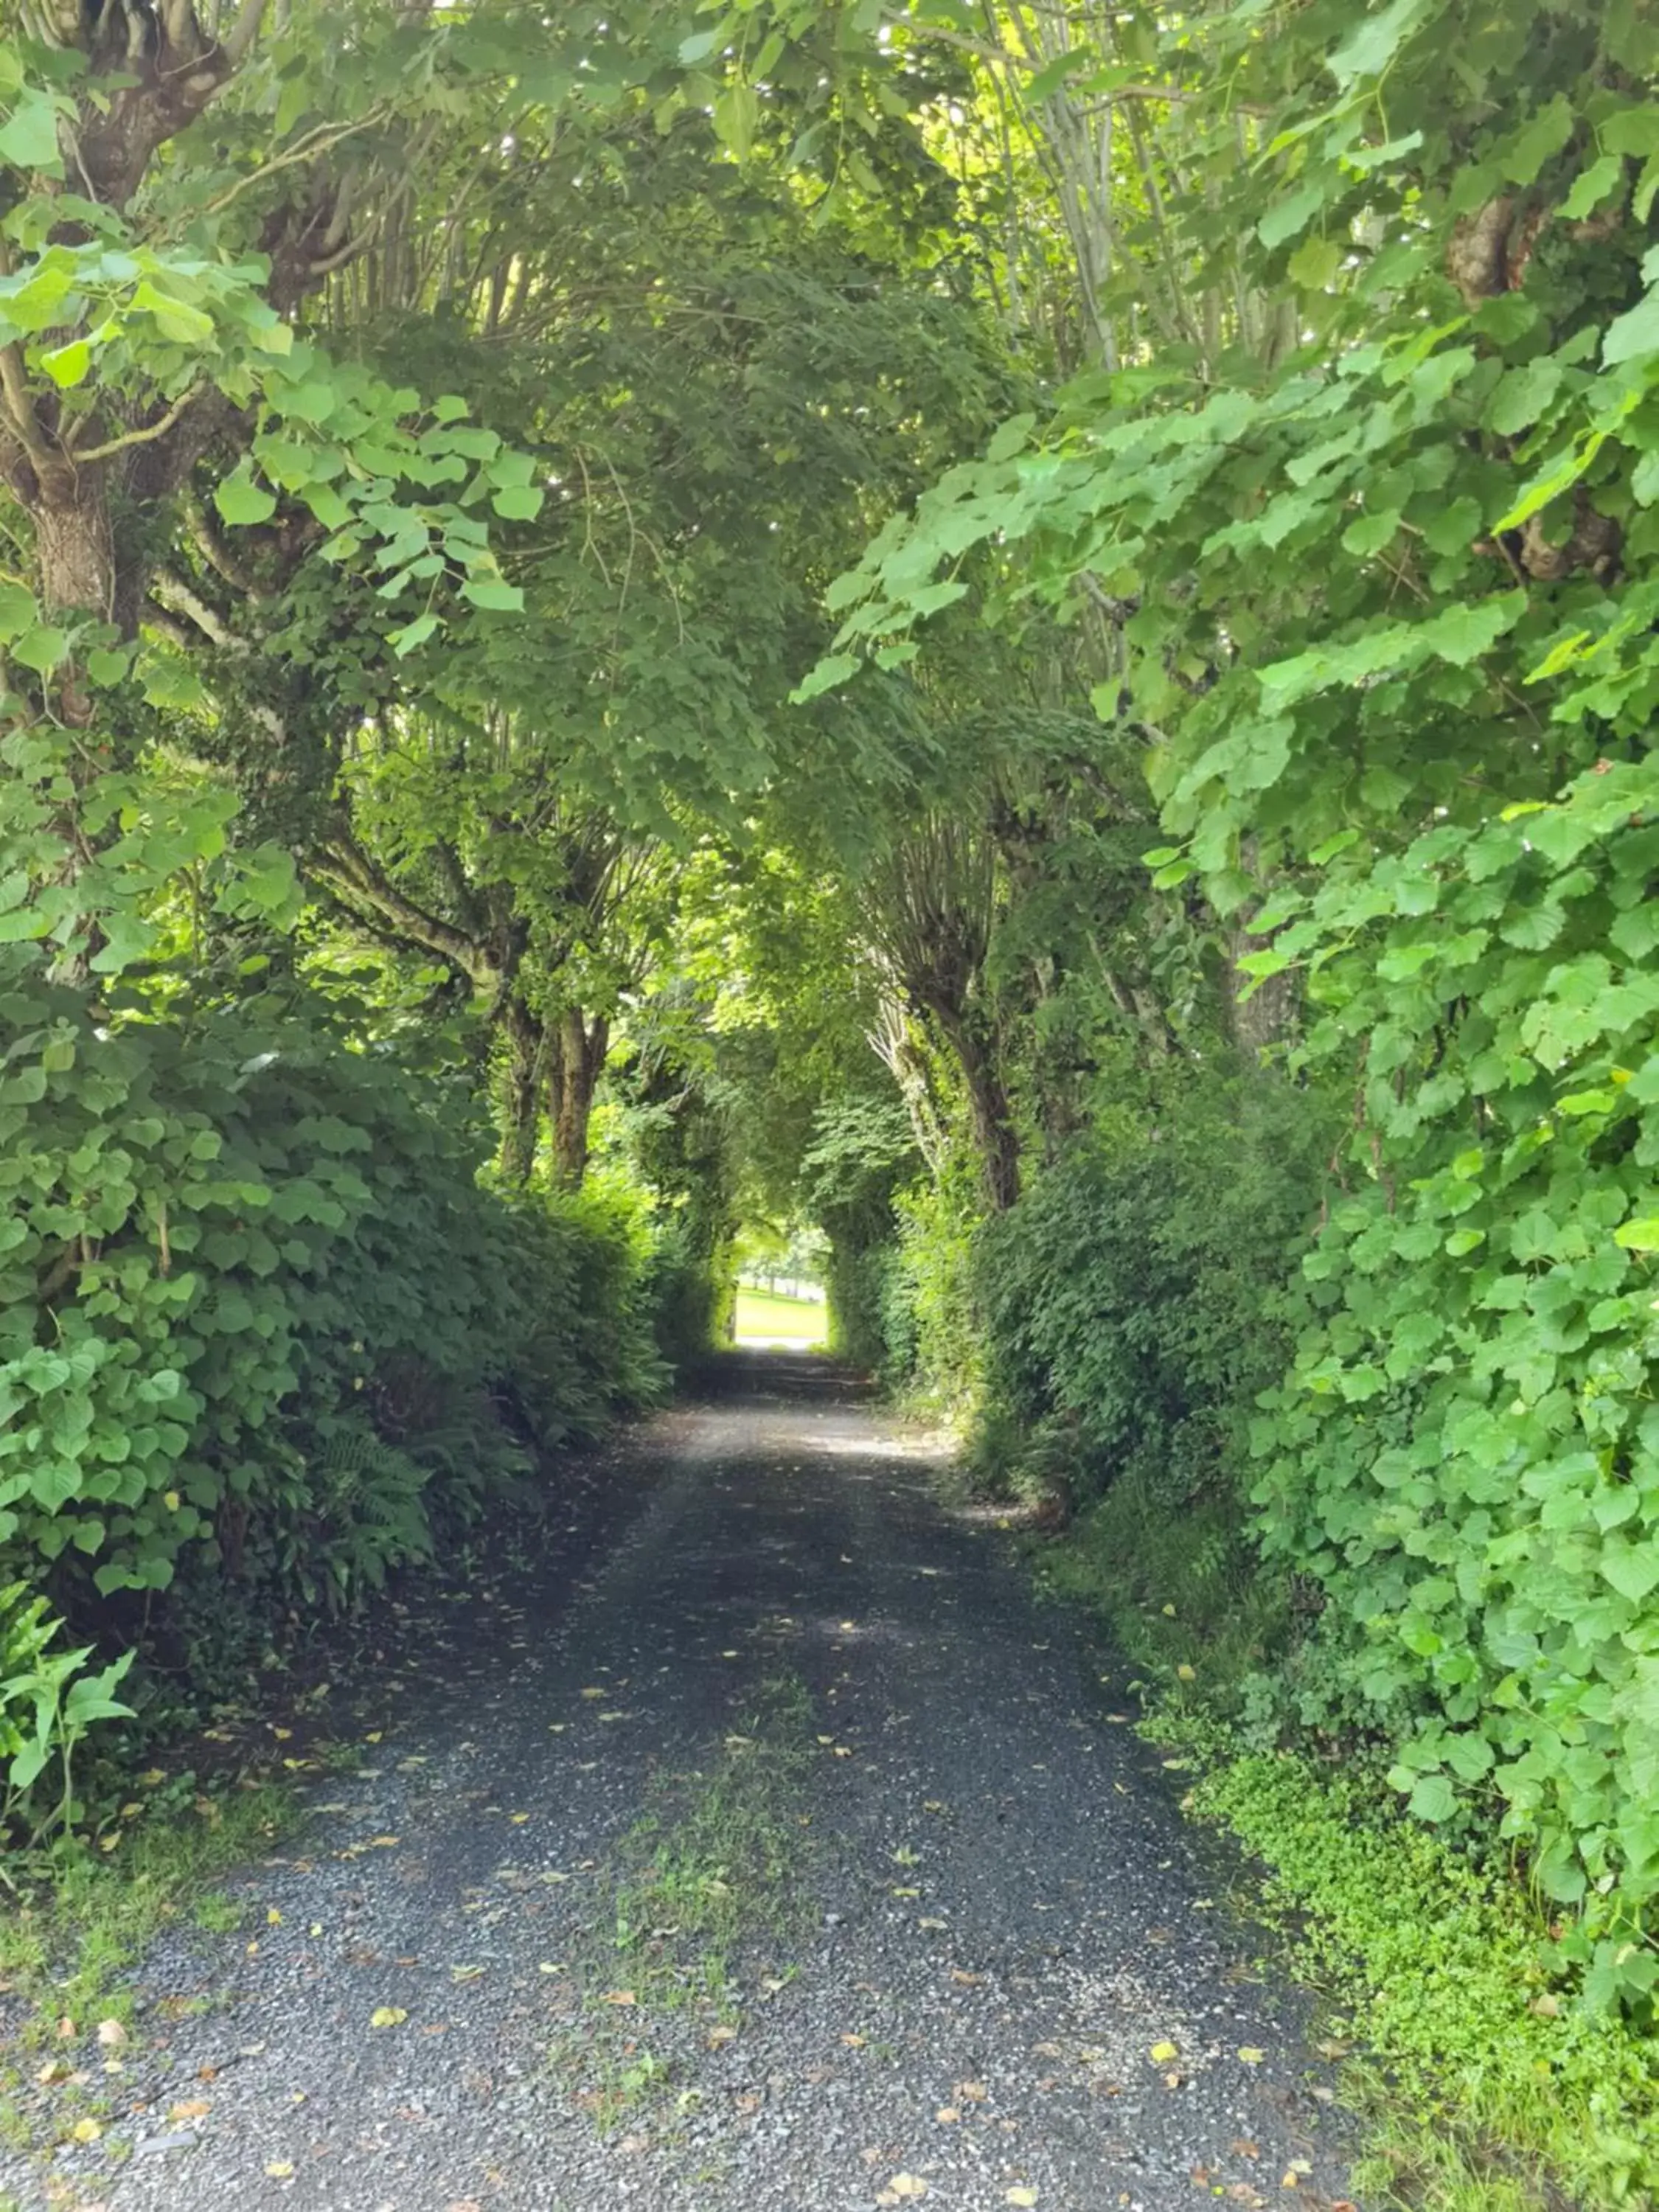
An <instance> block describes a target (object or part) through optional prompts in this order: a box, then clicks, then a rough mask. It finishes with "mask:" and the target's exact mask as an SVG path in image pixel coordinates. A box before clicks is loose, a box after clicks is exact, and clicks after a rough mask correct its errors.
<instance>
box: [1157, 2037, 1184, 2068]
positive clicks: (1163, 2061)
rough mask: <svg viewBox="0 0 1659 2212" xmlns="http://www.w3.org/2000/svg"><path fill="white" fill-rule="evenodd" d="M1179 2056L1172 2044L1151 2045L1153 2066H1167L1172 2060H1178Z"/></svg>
mask: <svg viewBox="0 0 1659 2212" xmlns="http://www.w3.org/2000/svg"><path fill="white" fill-rule="evenodd" d="M1180 2056H1181V2053H1180V2052H1179V2051H1177V2050H1176V2046H1175V2045H1174V2044H1173V2043H1155V2044H1154V2045H1152V2063H1153V2064H1154V2065H1155V2066H1167V2065H1168V2064H1169V2063H1170V2060H1171V2059H1172V2058H1179V2057H1180Z"/></svg>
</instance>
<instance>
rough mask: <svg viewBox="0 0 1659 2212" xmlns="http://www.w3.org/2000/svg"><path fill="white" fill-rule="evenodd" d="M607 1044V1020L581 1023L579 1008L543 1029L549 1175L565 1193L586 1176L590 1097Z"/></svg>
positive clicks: (597, 1018) (600, 1016) (576, 1187)
mask: <svg viewBox="0 0 1659 2212" xmlns="http://www.w3.org/2000/svg"><path fill="white" fill-rule="evenodd" d="M610 1042H611V1022H610V1018H609V1017H608V1016H607V1015H605V1014H595V1015H594V1017H593V1018H592V1021H591V1022H589V1021H586V1020H585V1019H584V1018H583V1015H582V1011H581V1008H580V1006H567V1007H565V1008H564V1010H563V1012H562V1013H561V1014H560V1015H559V1016H558V1018H557V1019H556V1021H553V1022H550V1023H549V1024H548V1026H547V1031H546V1042H545V1060H546V1067H547V1087H548V1109H549V1113H550V1117H551V1119H552V1123H553V1173H554V1176H555V1179H556V1181H557V1182H558V1183H559V1184H560V1185H561V1187H562V1188H564V1189H566V1190H580V1188H581V1185H582V1179H583V1177H584V1176H586V1173H587V1132H588V1125H589V1123H590V1122H591V1121H592V1115H593V1094H594V1092H595V1091H597V1090H598V1088H599V1078H600V1076H601V1075H602V1074H603V1073H605V1053H606V1050H607V1049H608V1048H609V1046H610Z"/></svg>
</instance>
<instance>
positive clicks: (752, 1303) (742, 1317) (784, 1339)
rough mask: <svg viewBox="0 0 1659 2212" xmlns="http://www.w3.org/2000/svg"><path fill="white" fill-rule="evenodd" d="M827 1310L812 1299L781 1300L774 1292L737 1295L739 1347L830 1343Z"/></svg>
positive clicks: (745, 1290) (741, 1290) (746, 1291)
mask: <svg viewBox="0 0 1659 2212" xmlns="http://www.w3.org/2000/svg"><path fill="white" fill-rule="evenodd" d="M737 1340H738V1343H739V1344H778V1343H789V1344H799V1345H801V1346H814V1345H823V1344H825V1343H827V1342H828V1340H829V1311H828V1309H827V1308H826V1307H825V1306H823V1304H817V1303H815V1302H814V1301H812V1300H811V1299H809V1298H786V1297H779V1296H778V1295H777V1294H776V1292H775V1291H754V1290H750V1289H748V1288H747V1287H746V1286H744V1287H740V1288H739V1290H738V1327H737Z"/></svg>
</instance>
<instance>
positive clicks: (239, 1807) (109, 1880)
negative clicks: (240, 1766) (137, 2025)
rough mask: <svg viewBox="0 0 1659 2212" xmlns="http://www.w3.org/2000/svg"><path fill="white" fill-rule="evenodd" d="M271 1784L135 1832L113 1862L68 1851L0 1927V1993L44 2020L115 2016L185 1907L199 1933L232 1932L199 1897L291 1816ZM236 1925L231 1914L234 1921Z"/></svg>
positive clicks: (217, 1907)
mask: <svg viewBox="0 0 1659 2212" xmlns="http://www.w3.org/2000/svg"><path fill="white" fill-rule="evenodd" d="M294 1817H295V1803H294V1800H293V1797H292V1796H291V1794H290V1793H289V1791H288V1790H284V1789H283V1788H281V1787H280V1786H278V1785H276V1784H259V1785H258V1787H257V1788H252V1789H246V1790H244V1789H236V1790H228V1791H227V1792H226V1793H225V1794H224V1795H223V1796H216V1797H204V1798H201V1799H198V1800H197V1802H196V1804H195V1805H194V1806H192V1807H191V1809H190V1810H188V1811H181V1812H179V1813H178V1814H175V1815H174V1816H173V1817H172V1818H170V1819H167V1820H156V1821H155V1822H153V1823H149V1824H146V1825H144V1826H139V1827H136V1828H134V1829H133V1831H132V1832H131V1834H130V1835H129V1837H128V1838H127V1839H126V1842H125V1845H124V1847H123V1850H122V1854H121V1857H120V1858H119V1860H115V1859H111V1858H105V1857H100V1855H99V1854H98V1853H97V1852H96V1851H94V1850H88V1849H82V1848H77V1849H75V1850H69V1851H66V1852H65V1853H64V1855H63V1856H61V1857H59V1858H58V1860H57V1861H56V1863H55V1864H54V1866H53V1869H52V1875H51V1879H50V1881H47V1882H45V1883H43V1884H42V1885H40V1887H37V1888H36V1889H35V1890H34V1891H33V1893H31V1894H30V1895H28V1896H27V1897H25V1898H24V1899H22V1900H21V1903H20V1904H19V1905H17V1906H16V1907H15V1909H14V1910H12V1911H9V1913H7V1914H6V1915H5V1917H3V1919H0V1991H3V1992H4V1993H5V1994H7V1995H10V1996H21V1997H22V1998H23V1999H24V2001H25V2002H27V2003H28V2004H29V2005H31V2006H32V2007H33V2008H34V2009H35V2010H36V2012H37V2014H39V2015H40V2017H42V2018H44V2016H45V2015H44V2011H43V2010H42V2008H47V2007H49V2008H50V2011H51V2015H52V2021H54V2022H55V2021H57V2020H58V2018H59V2017H60V2016H68V2017H72V2018H76V2019H77V2020H78V2019H80V2018H82V2016H86V2017H90V2016H92V2015H94V2014H96V2015H98V2016H100V2017H108V2018H117V2019H119V2018H124V2017H125V2014H126V2012H127V2011H128V2009H130V2006H131V1998H130V1995H129V1993H128V1992H127V1991H126V1990H125V1988H124V1987H122V1986H121V1977H122V1976H123V1975H124V1974H125V1971H126V1969H127V1968H129V1967H130V1966H131V1965H132V1963H133V1961H134V1960H136V1959H137V1957H138V1955H139V1954H140V1953H141V1952H142V1951H143V1948H144V1947H145V1945H146V1944H148V1943H149V1942H150V1941H151V1939H152V1938H153V1937H154V1936H156V1935H157V1934H159V1932H160V1931H161V1929H163V1928H164V1927H166V1926H167V1923H169V1922H170V1921H173V1920H176V1919H177V1918H178V1917H179V1915H180V1914H181V1913H183V1912H184V1911H186V1910H189V1909H191V1908H192V1907H193V1908H194V1910H195V1911H196V1915H197V1919H198V1921H199V1922H200V1923H201V1924H203V1925H204V1926H209V1925H213V1924H215V1923H216V1924H218V1925H220V1926H227V1925H228V1926H234V1924H235V1917H230V1918H227V1917H225V1916H226V1915H227V1914H233V1913H234V1908H231V1907H229V1906H227V1905H224V1904H223V1901H222V1900H219V1901H218V1902H217V1904H216V1903H215V1901H214V1900H212V1899H207V1898H203V1897H202V1896H201V1891H202V1886H203V1884H204V1882H207V1881H211V1879H212V1878H213V1876H214V1875H216V1874H219V1873H222V1871H223V1870H224V1869H226V1868H228V1867H232V1866H235V1865H237V1864H238V1863H240V1861H242V1860H244V1859H247V1858H251V1857H255V1856H257V1855H258V1853H260V1852H262V1851H265V1850H269V1849H270V1845H271V1844H272V1842H273V1841H274V1840H275V1839H276V1837H277V1836H278V1835H280V1834H281V1833H282V1832H283V1829H284V1828H286V1827H287V1826H289V1824H290V1823H291V1821H292V1820H293V1819H294ZM237 1917H240V1916H237Z"/></svg>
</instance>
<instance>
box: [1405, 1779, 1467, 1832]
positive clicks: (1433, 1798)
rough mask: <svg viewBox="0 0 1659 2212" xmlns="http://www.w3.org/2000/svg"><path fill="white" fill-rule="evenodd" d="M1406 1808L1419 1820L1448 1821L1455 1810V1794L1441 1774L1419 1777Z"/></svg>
mask: <svg viewBox="0 0 1659 2212" xmlns="http://www.w3.org/2000/svg"><path fill="white" fill-rule="evenodd" d="M1408 1806H1409V1809H1410V1811H1412V1812H1413V1813H1414V1814H1416V1816H1417V1818H1418V1819H1419V1820H1434V1821H1439V1820H1450V1818H1451V1816H1452V1814H1454V1813H1455V1811H1456V1810H1457V1792H1456V1790H1455V1789H1454V1788H1453V1787H1452V1785H1451V1783H1450V1782H1449V1780H1448V1778H1446V1776H1445V1775H1443V1774H1425V1775H1421V1776H1419V1778H1418V1780H1417V1783H1416V1784H1415V1786H1414V1787H1413V1790H1412V1794H1411V1797H1410V1799H1409V1801H1408Z"/></svg>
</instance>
